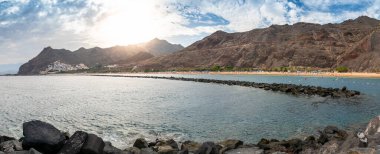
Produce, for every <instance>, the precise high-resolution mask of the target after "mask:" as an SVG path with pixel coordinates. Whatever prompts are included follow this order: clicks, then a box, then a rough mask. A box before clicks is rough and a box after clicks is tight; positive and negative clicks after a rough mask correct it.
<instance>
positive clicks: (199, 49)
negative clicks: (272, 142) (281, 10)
mask: <svg viewBox="0 0 380 154" xmlns="http://www.w3.org/2000/svg"><path fill="white" fill-rule="evenodd" d="M379 24H380V21H379V20H377V19H373V18H369V17H366V16H361V17H358V18H356V19H354V20H352V19H350V20H346V21H344V22H342V23H337V24H331V23H330V24H324V25H320V24H314V23H295V24H293V25H272V26H270V27H267V28H260V29H253V30H250V31H246V32H237V33H227V32H223V31H216V32H215V33H212V34H211V35H209V36H207V37H205V38H203V39H201V40H199V41H196V42H195V43H193V44H191V45H189V46H188V47H186V48H185V49H183V50H181V51H180V52H176V53H173V54H170V55H166V56H160V57H153V58H151V59H148V60H145V61H142V62H141V63H139V67H140V68H141V69H161V70H165V69H167V70H176V69H181V68H210V67H212V66H215V65H217V66H231V67H236V68H244V67H248V68H258V69H270V68H273V67H291V66H298V67H316V68H335V67H339V66H345V67H348V68H350V70H351V71H358V72H363V71H369V72H372V71H379V70H380V46H379V45H378V44H380V32H379V31H380V30H379V26H380V25H379Z"/></svg>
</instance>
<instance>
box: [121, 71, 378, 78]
mask: <svg viewBox="0 0 380 154" xmlns="http://www.w3.org/2000/svg"><path fill="white" fill-rule="evenodd" d="M137 73H141V74H192V75H193V74H194V75H196V74H212V75H264V76H307V77H345V78H380V73H366V72H349V73H337V72H318V73H312V72H248V71H246V72H244V71H237V72H199V71H190V72H137ZM115 74H119V73H115ZM120 74H124V73H122V72H121V73H120ZM125 74H133V73H128V72H125Z"/></svg>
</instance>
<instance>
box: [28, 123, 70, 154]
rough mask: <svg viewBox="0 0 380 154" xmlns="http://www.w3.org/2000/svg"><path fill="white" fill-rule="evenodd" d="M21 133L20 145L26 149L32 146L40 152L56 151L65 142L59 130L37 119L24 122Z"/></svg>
mask: <svg viewBox="0 0 380 154" xmlns="http://www.w3.org/2000/svg"><path fill="white" fill-rule="evenodd" d="M42 132H43V133H42ZM23 134H24V136H25V138H24V139H23V142H22V146H23V148H24V149H26V150H28V149H30V148H34V149H36V150H38V151H40V152H42V153H57V152H58V151H59V150H60V149H61V147H62V146H63V143H64V142H65V136H64V135H63V134H62V133H61V131H59V130H58V129H57V128H55V127H54V126H53V125H51V124H48V123H46V122H42V121H39V120H34V121H30V122H26V123H24V124H23Z"/></svg>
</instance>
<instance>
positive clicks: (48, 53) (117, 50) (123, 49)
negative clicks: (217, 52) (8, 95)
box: [18, 39, 183, 75]
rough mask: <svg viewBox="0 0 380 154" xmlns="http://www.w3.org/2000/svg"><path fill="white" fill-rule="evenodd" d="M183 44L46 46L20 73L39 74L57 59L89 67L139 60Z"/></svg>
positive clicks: (164, 52) (178, 47) (156, 42)
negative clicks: (105, 46)
mask: <svg viewBox="0 0 380 154" xmlns="http://www.w3.org/2000/svg"><path fill="white" fill-rule="evenodd" d="M181 47H182V46H180V45H174V44H170V43H169V42H167V41H165V40H159V39H153V40H152V41H149V42H147V43H144V44H136V45H128V46H114V47H110V48H99V47H95V48H90V49H86V48H83V47H82V48H79V49H78V50H76V51H70V50H66V49H53V48H51V47H46V48H44V49H43V50H42V51H41V52H40V53H39V54H38V55H37V56H36V57H34V58H33V59H31V60H29V61H28V62H27V63H25V64H23V65H21V67H20V68H19V71H18V74H20V75H28V74H39V73H40V71H42V70H45V69H46V68H47V67H48V66H49V65H50V64H52V63H54V62H55V61H60V62H61V63H64V64H70V65H77V64H81V63H83V64H84V65H86V66H88V67H93V66H95V65H97V64H101V65H112V64H120V65H122V64H124V63H132V62H138V61H142V60H146V59H149V58H152V57H154V55H161V54H166V53H170V52H174V51H175V50H176V49H178V50H180V49H182V48H183V47H182V48H181Z"/></svg>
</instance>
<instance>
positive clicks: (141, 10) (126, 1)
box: [0, 0, 380, 63]
mask: <svg viewBox="0 0 380 154" xmlns="http://www.w3.org/2000/svg"><path fill="white" fill-rule="evenodd" d="M15 2H16V3H19V4H20V5H16V6H13V7H10V8H7V9H5V10H3V11H1V12H5V13H6V14H18V13H20V12H22V11H23V10H22V9H23V8H22V6H25V5H27V4H28V3H29V2H30V1H29V0H15ZM62 2H63V1H59V0H41V3H42V5H44V6H43V9H42V8H33V9H31V10H32V11H35V12H31V13H28V14H23V15H21V16H17V18H12V17H10V18H4V20H1V21H0V38H7V39H9V41H1V42H0V47H1V48H2V49H4V50H3V51H1V54H0V55H2V56H0V61H1V62H2V63H4V62H5V61H6V63H10V61H14V62H12V63H18V62H20V61H21V62H24V61H26V60H28V59H30V58H32V57H33V56H35V55H36V54H37V53H38V52H39V51H40V50H41V49H42V48H43V47H45V46H52V47H54V48H67V49H71V50H73V49H77V48H79V47H81V46H84V47H93V46H101V47H107V46H113V45H126V44H131V43H138V42H144V41H148V40H150V39H153V38H155V37H159V38H162V39H169V41H172V42H175V43H185V45H188V44H189V43H191V41H196V40H197V39H200V38H202V37H203V36H206V35H208V34H210V33H213V32H215V31H217V30H225V31H229V32H240V31H248V30H252V29H254V28H263V27H267V26H270V25H271V24H293V23H296V22H301V21H302V22H313V23H320V24H324V23H329V22H332V23H336V22H341V21H343V20H346V19H352V18H356V17H358V16H360V15H368V16H370V17H375V18H380V0H374V1H369V0H365V1H360V0H352V1H346V0H315V1H309V0H303V1H302V2H304V5H305V6H306V7H300V6H297V5H296V4H294V3H293V2H288V1H287V0H246V1H244V0H236V1H235V0H220V1H216V0H107V1H104V0H87V1H75V0H66V1H64V2H65V4H64V5H62V6H58V4H61V3H62ZM81 2H85V3H84V4H82V3H81ZM369 2H371V3H373V4H372V5H370V6H369V7H368V8H365V9H364V10H356V11H352V10H347V11H341V12H339V13H335V12H333V11H331V10H328V8H329V7H330V6H333V5H346V4H349V5H351V4H358V5H359V4H362V3H369ZM66 3H74V4H78V5H77V6H76V5H73V6H66V5H67V4H66ZM173 3H174V4H176V3H180V4H183V5H185V6H188V7H190V8H189V9H188V10H186V11H187V12H185V13H188V14H189V16H191V13H199V14H206V13H213V14H215V15H217V16H220V17H222V18H224V19H226V20H228V21H229V24H226V25H223V24H222V25H216V24H215V25H211V24H214V23H213V22H212V21H211V20H210V21H201V20H199V19H198V20H199V21H197V22H199V23H206V24H205V25H201V26H199V25H197V26H191V23H192V22H193V21H191V19H189V18H187V17H184V16H183V14H181V13H183V12H181V11H179V10H178V8H176V7H171V4H173ZM308 8H311V9H308ZM33 13H35V14H33ZM0 18H1V17H0ZM195 18H197V17H196V16H195ZM23 22H24V23H23ZM207 24H210V25H207ZM189 25H190V26H189ZM2 30H3V31H2ZM189 40H191V41H189ZM10 42H13V45H14V46H9V44H8V43H10ZM4 56H5V57H4ZM20 57H21V58H20ZM4 58H7V60H5V59H4ZM8 59H10V60H8Z"/></svg>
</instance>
